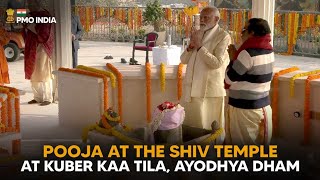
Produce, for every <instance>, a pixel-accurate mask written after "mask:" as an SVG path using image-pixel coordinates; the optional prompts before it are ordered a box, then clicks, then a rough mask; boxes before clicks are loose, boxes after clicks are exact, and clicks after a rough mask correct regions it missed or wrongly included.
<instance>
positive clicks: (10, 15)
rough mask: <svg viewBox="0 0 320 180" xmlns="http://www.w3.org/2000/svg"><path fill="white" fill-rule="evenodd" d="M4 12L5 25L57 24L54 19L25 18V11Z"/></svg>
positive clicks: (10, 10)
mask: <svg viewBox="0 0 320 180" xmlns="http://www.w3.org/2000/svg"><path fill="white" fill-rule="evenodd" d="M6 12H7V23H26V24H32V23H57V21H56V18H55V17H27V9H16V10H14V9H8V10H7V11H6ZM15 12H16V13H15ZM14 15H16V18H14Z"/></svg>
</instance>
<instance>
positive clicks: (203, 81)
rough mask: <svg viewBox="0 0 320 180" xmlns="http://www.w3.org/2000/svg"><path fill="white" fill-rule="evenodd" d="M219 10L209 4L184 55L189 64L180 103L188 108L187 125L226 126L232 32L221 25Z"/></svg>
mask: <svg viewBox="0 0 320 180" xmlns="http://www.w3.org/2000/svg"><path fill="white" fill-rule="evenodd" d="M219 20H220V13H219V11H218V9H217V8H216V7H206V8H204V9H203V10H202V11H201V13H200V30H196V31H193V32H192V34H191V37H190V45H189V46H188V47H187V49H186V50H185V51H184V52H183V54H182V55H181V58H180V59H181V63H183V64H187V70H186V76H185V78H184V89H183V97H182V102H181V104H182V105H183V106H184V107H185V111H186V117H185V121H184V125H188V126H191V127H196V128H203V129H211V127H210V126H211V123H212V122H213V121H215V120H216V121H218V122H219V125H220V127H221V128H224V123H225V122H224V97H225V96H226V92H225V89H224V83H223V82H224V78H225V71H226V68H227V65H228V64H229V61H230V60H229V55H228V52H227V47H228V45H229V44H230V36H229V34H228V33H227V32H226V31H225V30H223V29H222V28H220V27H219V25H218V22H219Z"/></svg>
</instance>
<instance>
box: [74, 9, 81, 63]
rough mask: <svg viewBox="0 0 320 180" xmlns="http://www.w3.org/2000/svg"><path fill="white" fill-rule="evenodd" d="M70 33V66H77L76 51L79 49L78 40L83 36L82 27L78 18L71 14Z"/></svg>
mask: <svg viewBox="0 0 320 180" xmlns="http://www.w3.org/2000/svg"><path fill="white" fill-rule="evenodd" d="M71 33H72V66H73V68H75V67H77V65H78V49H79V48H80V44H79V39H80V38H81V36H82V34H83V27H82V25H81V22H80V18H79V16H77V15H75V14H74V13H72V15H71Z"/></svg>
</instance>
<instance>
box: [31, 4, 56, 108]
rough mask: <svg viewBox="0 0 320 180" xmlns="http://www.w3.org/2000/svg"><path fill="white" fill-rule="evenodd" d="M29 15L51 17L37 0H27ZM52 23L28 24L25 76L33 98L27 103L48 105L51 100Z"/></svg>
mask: <svg viewBox="0 0 320 180" xmlns="http://www.w3.org/2000/svg"><path fill="white" fill-rule="evenodd" d="M28 7H29V10H30V11H31V12H30V13H29V16H31V17H51V15H50V13H49V12H48V11H47V10H42V9H40V5H39V2H38V1H37V0H28ZM53 37H54V32H53V24H49V23H47V24H30V25H28V27H27V29H26V34H25V39H26V45H25V78H26V79H29V80H30V81H31V88H32V91H33V94H34V99H33V100H31V101H29V102H28V103H29V104H35V103H40V105H41V106H45V105H49V104H50V103H51V102H52V100H53V96H52V78H53V75H52V61H51V59H52V54H53V47H54V38H53Z"/></svg>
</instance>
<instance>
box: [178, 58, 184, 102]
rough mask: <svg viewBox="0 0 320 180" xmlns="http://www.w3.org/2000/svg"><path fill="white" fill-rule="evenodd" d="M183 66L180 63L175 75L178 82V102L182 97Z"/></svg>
mask: <svg viewBox="0 0 320 180" xmlns="http://www.w3.org/2000/svg"><path fill="white" fill-rule="evenodd" d="M183 66H184V65H183V64H182V63H180V64H179V66H178V74H177V81H178V83H177V84H178V87H177V89H178V100H180V99H181V96H182V69H183Z"/></svg>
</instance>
